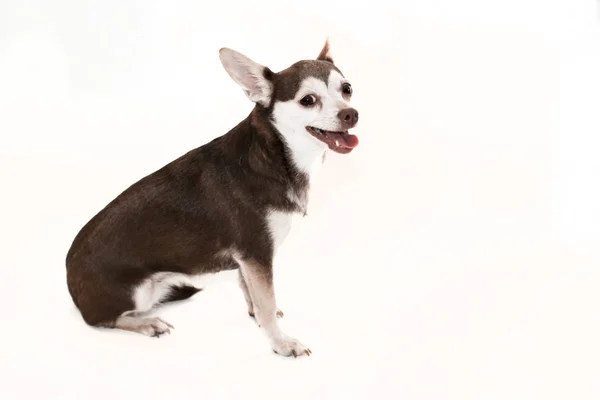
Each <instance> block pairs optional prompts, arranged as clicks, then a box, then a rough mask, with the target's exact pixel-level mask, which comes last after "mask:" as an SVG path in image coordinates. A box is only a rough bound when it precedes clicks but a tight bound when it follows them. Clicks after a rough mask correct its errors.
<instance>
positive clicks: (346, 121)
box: [338, 108, 358, 129]
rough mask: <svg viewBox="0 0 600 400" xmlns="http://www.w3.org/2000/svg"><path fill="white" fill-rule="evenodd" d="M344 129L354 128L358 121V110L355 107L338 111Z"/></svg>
mask: <svg viewBox="0 0 600 400" xmlns="http://www.w3.org/2000/svg"><path fill="white" fill-rule="evenodd" d="M338 118H339V119H340V121H341V122H342V127H343V129H348V128H353V127H354V125H356V123H357V122H358V111H356V110H355V109H354V108H344V109H343V110H340V112H339V113H338Z"/></svg>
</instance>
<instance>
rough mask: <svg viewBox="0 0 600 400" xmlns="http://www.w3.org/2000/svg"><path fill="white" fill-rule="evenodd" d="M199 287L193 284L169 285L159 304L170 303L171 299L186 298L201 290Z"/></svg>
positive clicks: (179, 299)
mask: <svg viewBox="0 0 600 400" xmlns="http://www.w3.org/2000/svg"><path fill="white" fill-rule="evenodd" d="M201 290H202V289H201V288H197V287H194V286H187V285H184V286H171V290H170V291H169V293H168V294H167V295H166V296H165V297H163V298H162V299H161V301H160V302H159V303H160V304H165V303H170V302H173V301H181V300H186V299H189V298H190V297H192V296H193V295H195V294H196V293H198V292H199V291H201Z"/></svg>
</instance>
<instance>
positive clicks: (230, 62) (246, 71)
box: [219, 47, 273, 107]
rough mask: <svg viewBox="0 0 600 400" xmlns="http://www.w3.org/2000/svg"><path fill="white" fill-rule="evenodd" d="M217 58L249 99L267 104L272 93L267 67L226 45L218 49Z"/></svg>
mask: <svg viewBox="0 0 600 400" xmlns="http://www.w3.org/2000/svg"><path fill="white" fill-rule="evenodd" d="M219 59H220V60H221V64H223V68H225V71H227V73H228V74H229V76H231V78H232V79H233V80H234V81H235V82H236V83H237V84H238V85H240V86H241V87H242V89H243V90H244V93H245V94H246V96H248V98H249V99H250V100H251V101H253V102H255V103H259V104H261V105H263V106H264V107H268V106H269V104H270V103H271V96H272V94H273V84H272V82H271V81H270V80H269V79H268V78H267V77H268V76H270V75H272V72H271V70H270V69H269V68H267V67H265V66H264V65H260V64H258V63H256V62H254V61H253V60H251V59H250V58H248V57H246V56H245V55H243V54H241V53H239V52H237V51H235V50H232V49H229V48H226V47H223V48H221V49H220V50H219Z"/></svg>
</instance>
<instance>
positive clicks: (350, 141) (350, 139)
mask: <svg viewBox="0 0 600 400" xmlns="http://www.w3.org/2000/svg"><path fill="white" fill-rule="evenodd" d="M341 136H342V140H343V141H344V145H345V146H346V147H349V148H351V149H353V148H355V147H356V146H358V136H356V135H351V134H349V133H344V134H342V135H341Z"/></svg>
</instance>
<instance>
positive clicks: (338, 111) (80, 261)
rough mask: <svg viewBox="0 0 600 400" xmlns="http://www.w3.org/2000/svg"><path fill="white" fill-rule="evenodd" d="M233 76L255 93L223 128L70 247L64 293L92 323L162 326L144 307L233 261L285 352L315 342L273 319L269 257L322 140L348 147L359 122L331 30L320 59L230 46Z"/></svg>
mask: <svg viewBox="0 0 600 400" xmlns="http://www.w3.org/2000/svg"><path fill="white" fill-rule="evenodd" d="M219 58H220V61H221V63H222V65H223V67H224V69H225V71H227V73H228V74H229V76H230V77H231V78H232V79H233V80H234V81H235V82H236V83H237V84H238V85H239V86H241V88H242V89H243V91H244V93H245V94H246V96H247V97H248V98H249V99H250V100H251V101H252V102H253V103H254V106H253V109H252V111H251V112H250V114H249V115H248V116H247V117H246V118H245V119H244V120H243V121H241V122H240V123H238V124H237V126H235V127H234V128H233V129H231V130H230V131H229V132H228V133H226V134H224V135H222V136H220V137H217V138H216V139H213V140H212V141H210V142H208V143H206V144H204V145H202V146H200V147H198V148H196V149H193V150H191V151H189V152H188V153H186V154H184V155H182V156H181V157H179V158H178V159H176V160H174V161H172V162H170V163H168V164H167V165H165V166H164V167H162V168H160V169H158V170H157V171H155V172H153V173H151V174H150V175H148V176H146V177H144V178H142V179H141V180H139V181H138V182H136V183H134V184H133V185H131V186H130V187H129V188H127V189H126V190H125V191H123V192H122V193H121V194H119V195H118V196H117V197H116V198H115V199H114V200H113V201H111V202H110V203H109V204H108V205H107V206H106V207H105V208H104V209H102V210H101V211H100V212H98V213H97V214H96V215H95V216H94V217H93V218H92V219H91V220H90V221H89V222H88V223H87V224H86V225H84V226H83V228H82V229H81V231H80V232H79V233H78V234H77V235H76V237H75V239H74V240H73V243H72V245H71V247H70V249H69V251H68V254H67V257H66V272H67V273H66V275H67V285H68V289H69V293H70V295H71V298H72V299H73V302H74V303H75V305H76V306H77V308H78V310H79V312H80V313H81V315H82V317H83V320H84V321H85V322H86V323H87V324H88V325H90V326H95V327H103V328H115V329H122V330H127V331H132V332H138V333H141V334H144V335H148V336H155V337H158V336H160V335H161V334H163V333H166V332H170V328H173V326H171V325H170V324H169V323H167V322H166V321H164V320H162V319H161V318H158V317H148V316H144V315H145V314H146V313H147V312H149V311H151V310H152V309H153V308H154V307H155V306H157V305H160V304H164V303H166V302H170V301H177V300H183V299H187V298H189V297H191V296H192V295H194V294H195V293H197V292H198V291H200V290H202V286H201V284H199V278H201V277H202V276H207V275H209V274H215V273H218V272H221V271H227V270H230V271H231V270H238V273H237V275H238V279H239V285H240V287H241V289H242V291H243V294H244V297H245V299H246V303H247V306H248V313H249V314H250V316H252V317H254V318H255V319H256V322H257V324H258V326H259V327H260V328H261V329H262V330H263V331H264V332H265V333H266V336H267V337H268V340H269V343H270V346H271V348H272V349H273V351H274V352H275V353H277V354H280V355H283V356H292V355H293V356H294V357H296V356H299V355H303V354H305V355H310V354H311V351H310V350H309V349H308V348H307V347H305V346H304V345H303V344H302V343H300V341H298V340H297V339H295V338H293V337H291V336H288V335H287V334H285V333H284V332H282V331H281V329H280V328H279V326H278V322H277V319H278V318H279V317H281V316H282V315H283V314H282V312H281V311H280V310H278V308H277V304H276V301H275V294H274V290H273V258H274V255H275V252H276V250H277V248H278V246H279V245H280V244H281V243H282V241H283V240H284V238H285V237H286V235H287V234H288V232H289V230H290V226H291V221H292V218H293V216H294V214H300V215H305V214H306V208H307V203H308V193H309V189H310V187H311V183H312V182H313V179H314V177H315V173H316V172H317V170H318V168H319V167H320V165H321V164H322V163H323V162H324V159H325V153H326V151H327V150H328V149H329V150H331V151H333V152H335V153H339V154H348V153H350V152H351V151H352V150H353V149H354V148H355V147H356V146H357V145H358V139H357V137H356V136H355V135H352V134H350V133H348V130H349V129H351V128H353V127H354V126H355V125H356V124H357V121H358V112H357V110H356V109H354V108H351V107H350V100H351V98H352V86H351V85H350V82H349V81H348V79H346V78H345V77H344V75H343V74H342V72H341V71H340V70H339V69H338V67H337V66H336V65H335V64H334V61H333V59H332V57H331V54H330V51H329V41H328V40H327V41H326V42H325V46H324V47H323V49H322V50H321V52H320V53H319V55H318V57H317V58H316V59H315V60H303V61H299V62H296V63H294V64H292V65H291V66H290V67H288V68H287V69H284V70H282V71H280V72H277V73H275V72H273V71H272V70H271V69H269V68H268V67H266V66H263V65H260V64H258V63H256V62H254V61H253V60H251V59H250V58H248V57H246V56H245V55H243V54H240V53H239V52H237V51H234V50H232V49H229V48H222V49H220V50H219Z"/></svg>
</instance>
